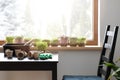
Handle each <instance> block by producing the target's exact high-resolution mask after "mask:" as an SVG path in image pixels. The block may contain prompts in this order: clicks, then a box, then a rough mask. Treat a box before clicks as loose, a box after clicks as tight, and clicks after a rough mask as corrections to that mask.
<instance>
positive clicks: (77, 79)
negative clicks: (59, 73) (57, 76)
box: [63, 75, 104, 80]
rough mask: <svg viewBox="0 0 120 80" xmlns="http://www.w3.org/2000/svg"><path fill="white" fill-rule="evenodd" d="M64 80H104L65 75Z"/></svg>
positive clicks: (93, 77)
mask: <svg viewBox="0 0 120 80" xmlns="http://www.w3.org/2000/svg"><path fill="white" fill-rule="evenodd" d="M63 80H104V79H103V78H101V77H98V76H82V75H80V76H79V75H76V76H75V75H64V76H63Z"/></svg>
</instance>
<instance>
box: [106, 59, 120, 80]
mask: <svg viewBox="0 0 120 80" xmlns="http://www.w3.org/2000/svg"><path fill="white" fill-rule="evenodd" d="M119 61H120V58H119V59H118V60H117V61H116V62H115V63H108V62H104V64H105V65H106V66H109V67H111V68H112V70H113V72H112V74H111V75H110V76H109V78H108V80H110V79H111V77H112V76H114V77H115V78H116V79H117V80H120V67H119V66H117V64H116V63H118V62H119Z"/></svg>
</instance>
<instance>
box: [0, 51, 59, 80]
mask: <svg viewBox="0 0 120 80" xmlns="http://www.w3.org/2000/svg"><path fill="white" fill-rule="evenodd" d="M57 63H58V54H53V57H52V59H47V60H29V59H28V58H25V59H23V60H18V59H17V58H12V59H7V58H6V57H4V53H0V71H33V70H34V71H35V70H47V71H50V70H51V71H52V80H57Z"/></svg>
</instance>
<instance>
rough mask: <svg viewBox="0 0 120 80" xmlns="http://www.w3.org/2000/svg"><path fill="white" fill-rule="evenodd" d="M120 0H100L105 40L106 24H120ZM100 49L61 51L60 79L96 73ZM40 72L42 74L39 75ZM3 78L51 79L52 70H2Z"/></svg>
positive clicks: (0, 75) (102, 32)
mask: <svg viewBox="0 0 120 80" xmlns="http://www.w3.org/2000/svg"><path fill="white" fill-rule="evenodd" d="M119 3H120V0H100V14H99V15H100V16H99V17H100V18H99V24H100V25H99V30H100V41H101V42H102V41H103V36H104V31H105V26H106V25H108V24H110V25H111V26H116V25H119V26H120V18H119V16H120V9H119V7H120V5H119ZM119 39H120V31H119V35H118V40H117V46H116V51H115V52H116V53H115V58H117V57H119V56H120V53H119V47H120V45H119V44H120V40H119ZM99 53H100V51H60V52H59V63H58V80H61V79H62V76H63V75H65V74H81V75H84V74H88V75H90V74H93V75H94V74H96V72H97V65H98V60H99V55H100V54H99ZM39 74H40V75H39ZM0 79H1V80H33V79H34V80H38V79H39V80H51V72H44V71H40V72H39V71H35V72H34V71H28V72H21V71H20V72H14V71H13V72H3V71H2V72H0Z"/></svg>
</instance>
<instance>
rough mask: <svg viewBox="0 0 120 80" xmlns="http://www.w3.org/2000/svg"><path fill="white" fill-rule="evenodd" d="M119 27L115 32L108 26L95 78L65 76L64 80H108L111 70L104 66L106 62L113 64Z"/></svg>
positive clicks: (88, 76) (115, 28)
mask: <svg viewBox="0 0 120 80" xmlns="http://www.w3.org/2000/svg"><path fill="white" fill-rule="evenodd" d="M118 28H119V26H116V27H114V31H111V30H110V25H108V26H107V28H106V32H105V37H104V43H103V48H102V52H101V56H100V61H99V65H98V72H97V75H95V76H90V75H64V76H63V80H107V79H108V77H109V75H110V73H111V68H110V67H107V66H105V65H104V62H110V63H112V62H113V57H114V51H115V45H116V40H117V34H118Z"/></svg>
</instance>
